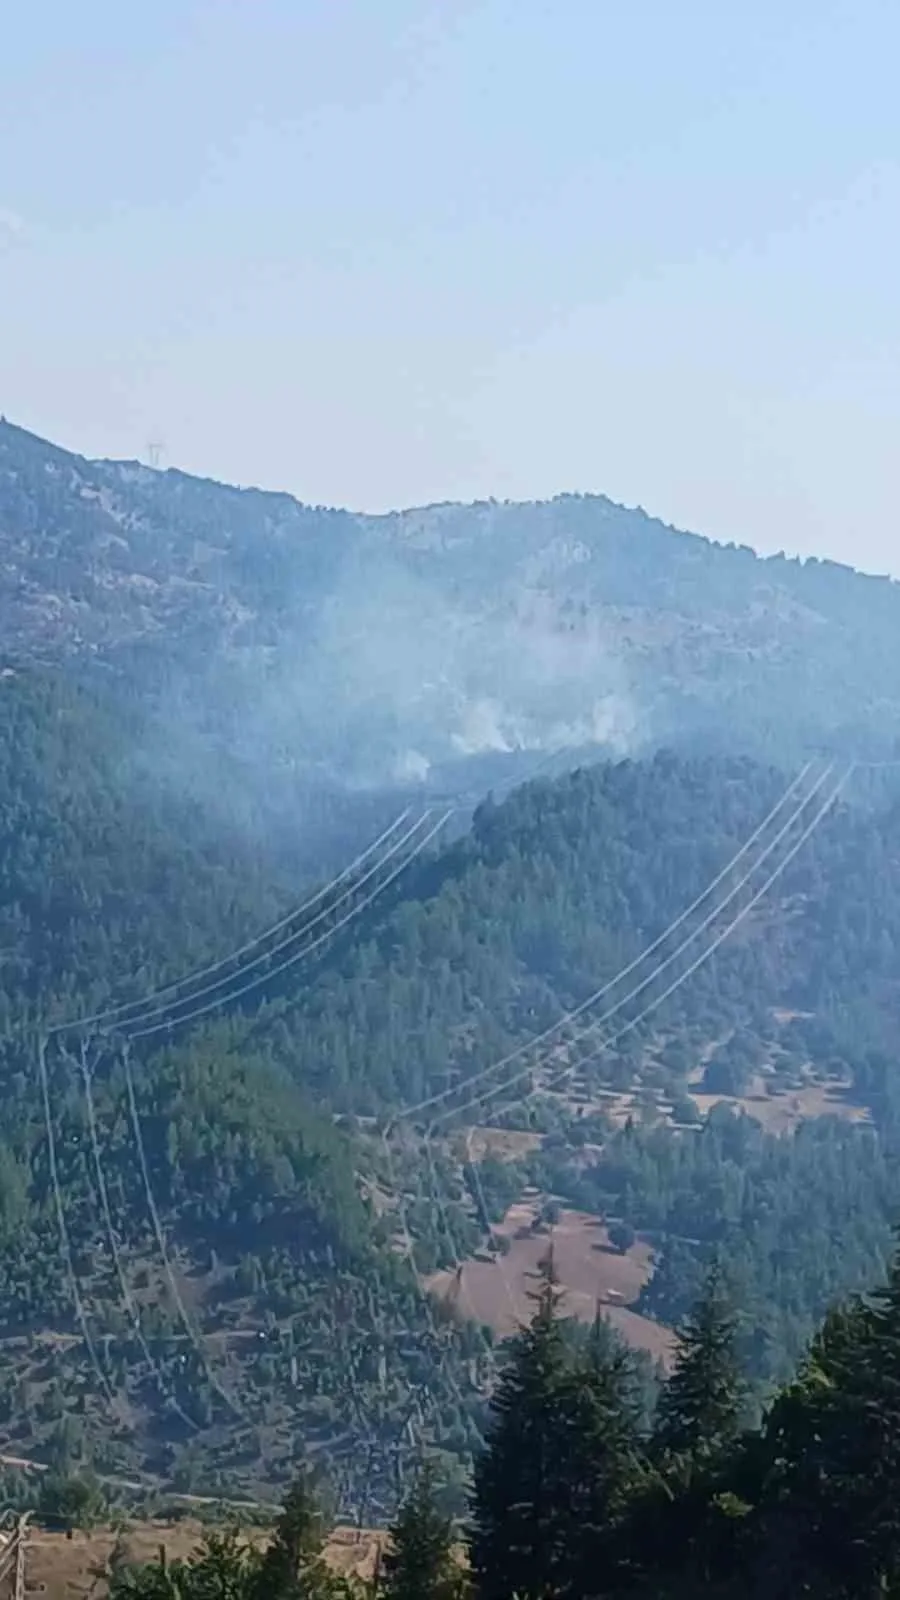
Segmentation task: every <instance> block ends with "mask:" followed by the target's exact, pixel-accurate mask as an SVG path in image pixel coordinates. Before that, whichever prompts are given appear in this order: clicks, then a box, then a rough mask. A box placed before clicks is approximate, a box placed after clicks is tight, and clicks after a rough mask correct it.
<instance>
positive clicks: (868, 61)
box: [0, 0, 900, 574]
mask: <svg viewBox="0 0 900 1600" xmlns="http://www.w3.org/2000/svg"><path fill="white" fill-rule="evenodd" d="M2 32H3V38H2V48H0V410H3V411H5V412H6V413H7V415H8V416H9V417H10V418H11V419H12V420H15V421H18V422H21V423H22V424H24V425H25V426H27V427H30V428H33V429H35V430H37V431H38V432H41V433H45V434H47V435H50V436H51V437H53V438H54V439H56V440H57V441H58V442H60V443H63V444H67V445H70V446H72V447H73V448H76V449H78V450H82V451H84V452H86V453H88V454H105V455H126V456H135V455H146V452H147V445H148V442H149V441H150V440H153V439H159V440H161V441H163V442H164V445H165V450H164V454H163V461H164V462H165V463H167V464H177V465H180V466H183V467H186V468H188V469H190V470H193V471H198V472H203V473H208V474H211V475H213V476H216V477H221V478H227V479H232V480H236V481H238V482H243V483H250V482H254V483H261V484H264V485H266V486H269V487H273V488H286V489H290V490H292V491H293V492H295V493H296V494H298V495H299V496H301V497H302V498H303V499H306V500H310V501H314V502H319V501H324V502H329V503H341V504H351V505H354V506H360V507H367V508H381V507H386V506H390V505H396V504H400V503H410V502H416V501H427V500H437V499H444V498H450V497H452V498H457V497H460V498H473V497H478V496H483V497H486V496H488V495H490V494H494V495H496V496H498V497H505V496H509V497H532V496H544V495H550V494H553V493H556V492H557V491H559V490H564V489H570V490H599V491H603V492H605V493H608V494H610V495H612V496H613V497H614V498H615V499H618V500H623V501H625V502H627V503H630V504H633V503H640V504H642V505H644V506H646V507H647V508H648V509H649V510H652V511H654V512H656V513H658V514H659V515H661V516H663V517H665V518H666V519H667V520H670V521H674V522H677V523H679V524H681V525H682V526H687V527H691V528H694V529H696V530H698V531H700V532H705V533H709V534H712V535H714V536H716V537H719V538H724V539H735V540H738V541H741V542H747V543H752V544H755V545H757V546H758V547H760V548H764V549H777V548H779V547H781V546H784V547H787V548H789V549H792V550H800V551H803V552H818V553H822V554H830V555H834V556H838V557H842V558H844V559H847V560H852V561H855V562H857V563H859V564H861V565H866V566H869V567H873V568H877V569H880V570H884V569H885V568H887V567H890V568H892V570H893V571H895V572H897V573H898V574H900V526H898V518H897V492H896V490H897V480H898V462H900V360H898V357H900V249H898V245H900V95H898V91H897V72H898V62H900V4H898V3H897V0H848V3H846V4H837V3H831V0H755V3H754V4H752V5H739V4H737V3H733V4H731V3H728V0H706V3H702V0H678V3H677V4H675V3H673V0H632V3H630V4H629V3H623V0H615V3H612V0H441V3H438V0H434V3H431V4H429V3H427V0H154V3H153V4H150V5H140V6H138V5H124V4H122V0H80V3H79V4H77V5H76V4H72V3H71V0H35V3H34V4H33V5H32V6H31V7H30V8H26V7H24V6H15V7H13V6H12V5H10V6H9V7H8V8H6V11H5V14H4V19H3V29H2Z"/></svg>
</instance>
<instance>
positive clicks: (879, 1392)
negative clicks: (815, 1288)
mask: <svg viewBox="0 0 900 1600" xmlns="http://www.w3.org/2000/svg"><path fill="white" fill-rule="evenodd" d="M766 1444H767V1447H768V1456H769V1459H770V1462H771V1463H772V1466H771V1470H770V1474H769V1478H768V1481H767V1483H766V1494H765V1500H764V1504H763V1508H762V1514H761V1522H762V1526H763V1530H764V1541H763V1554H762V1557H761V1564H762V1565H763V1566H764V1568H765V1570H766V1571H767V1572H768V1573H772V1572H773V1571H775V1570H776V1569H779V1570H780V1571H782V1572H783V1571H784V1570H785V1568H786V1562H785V1558H784V1546H785V1542H786V1540H787V1541H789V1544H790V1550H791V1557H792V1561H793V1564H794V1565H795V1567H796V1568H799V1569H800V1570H802V1571H803V1572H804V1574H805V1575H806V1577H807V1580H808V1579H809V1576H810V1575H812V1576H814V1578H815V1583H816V1589H815V1592H816V1593H817V1594H818V1593H821V1594H822V1595H842V1596H843V1595H853V1596H857V1595H859V1596H866V1595H882V1594H900V1255H898V1256H897V1257H895V1260H894V1263H893V1266H892V1268H891V1272H890V1275H889V1278H888V1282H887V1284H886V1285H885V1286H884V1288H883V1289H881V1290H879V1291H878V1292H877V1293H876V1294H874V1295H873V1296H872V1297H871V1299H870V1300H868V1301H859V1302H857V1303H855V1304H854V1305H852V1306H851V1307H849V1308H848V1309H845V1310H843V1311H838V1312H833V1313H832V1314H831V1315H830V1316H829V1317H828V1318H826V1321H825V1324H824V1326H823V1328H822V1331H821V1332H820V1334H819V1335H818V1336H817V1338H816V1339H815V1340H814V1341H813V1344H812V1347H811V1350H810V1354H809V1357H808V1359H807V1361H806V1363H805V1366H804V1368H803V1370H802V1372H801V1374H800V1376H799V1378H798V1380H797V1381H796V1382H795V1383H794V1384H792V1385H791V1386H790V1387H789V1388H788V1389H787V1390H786V1391H785V1392H784V1393H783V1394H782V1395H781V1396H780V1397H779V1399H778V1400H777V1402H776V1404H775V1405H774V1406H773V1408H772V1411H771V1413H770V1416H769V1418H768V1419H767V1426H766ZM788 1592H789V1591H788V1590H787V1589H786V1588H783V1589H779V1587H778V1583H777V1581H776V1582H775V1583H773V1584H771V1585H770V1593H772V1594H776V1595H777V1594H779V1593H784V1594H787V1593H788ZM801 1592H802V1591H801Z"/></svg>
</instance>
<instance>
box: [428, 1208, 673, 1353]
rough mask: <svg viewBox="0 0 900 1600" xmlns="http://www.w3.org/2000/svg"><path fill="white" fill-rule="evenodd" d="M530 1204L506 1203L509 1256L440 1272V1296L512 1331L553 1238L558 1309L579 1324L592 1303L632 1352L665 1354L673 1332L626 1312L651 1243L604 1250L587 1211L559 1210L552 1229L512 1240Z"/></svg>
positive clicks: (528, 1307) (645, 1271)
mask: <svg viewBox="0 0 900 1600" xmlns="http://www.w3.org/2000/svg"><path fill="white" fill-rule="evenodd" d="M537 1209H538V1208H536V1207H535V1205H534V1203H533V1202H528V1201H521V1202H520V1203H519V1204H517V1205H514V1206H511V1207H510V1209H509V1211H508V1212H507V1214H506V1216H505V1218H504V1220H503V1222H502V1223H501V1224H500V1225H499V1227H498V1228H497V1230H496V1231H497V1232H498V1233H503V1234H505V1235H506V1237H507V1238H508V1239H509V1240H510V1241H511V1242H510V1250H509V1254H508V1255H507V1256H504V1257H499V1258H498V1259H497V1260H496V1261H487V1260H484V1261H478V1260H472V1259H470V1260H468V1261H465V1262H463V1264H462V1267H461V1268H460V1271H459V1273H458V1274H456V1273H453V1272H439V1273H435V1274H434V1276H433V1277H432V1278H431V1279H430V1280H429V1282H428V1287H429V1289H431V1290H432V1292H434V1293H435V1294H439V1295H442V1296H444V1297H445V1298H447V1297H449V1296H452V1298H453V1299H454V1301H455V1302H456V1303H457V1304H458V1306H459V1309H460V1311H461V1312H462V1313H463V1314H464V1315H466V1316H470V1317H473V1318H474V1319H475V1320H476V1321H478V1322H482V1323H485V1324H486V1325H487V1326H488V1327H490V1328H493V1329H494V1330H495V1331H496V1332H497V1333H498V1334H500V1335H501V1336H506V1335H508V1334H510V1333H514V1332H515V1330H516V1328H518V1327H520V1326H521V1324H522V1323H523V1322H527V1321H528V1319H529V1317H530V1316H531V1314H532V1311H533V1309H534V1304H533V1301H532V1300H531V1299H530V1298H529V1295H530V1294H532V1293H533V1291H534V1288H535V1283H536V1280H537V1276H538V1266H539V1263H540V1261H541V1260H542V1258H543V1257H544V1256H545V1255H546V1253H547V1248H548V1245H549V1244H550V1241H551V1238H552V1241H553V1257H554V1261H555V1264H556V1270H557V1272H558V1274H559V1281H560V1284H561V1286H562V1288H563V1290H564V1298H563V1301H562V1306H563V1310H564V1311H566V1312H568V1314H569V1315H570V1316H577V1317H579V1318H581V1320H582V1321H584V1322H590V1321H592V1319H593V1317H594V1315H595V1313H596V1309H597V1305H598V1303H599V1304H601V1305H602V1306H603V1308H604V1313H605V1314H606V1315H607V1316H608V1317H609V1320H610V1322H611V1323H612V1324H613V1325H614V1326H615V1327H616V1328H618V1330H619V1332H620V1333H621V1334H622V1336H623V1337H624V1338H625V1339H627V1340H628V1343H629V1344H630V1345H632V1346H633V1347H634V1348H635V1349H639V1350H648V1351H649V1352H650V1354H651V1355H652V1356H653V1357H654V1358H658V1359H660V1360H663V1361H668V1360H669V1359H671V1355H672V1352H673V1350H674V1347H675V1336H674V1334H673V1333H672V1332H671V1331H670V1330H669V1329H668V1328H663V1327H662V1326H661V1325H660V1324H658V1323H655V1322H651V1321H650V1320H649V1319H648V1318H647V1317H642V1316H639V1315H638V1313H637V1312H635V1311H632V1310H630V1309H629V1308H630V1307H631V1305H633V1303H634V1301H636V1300H637V1298H638V1295H639V1294H640V1292H641V1289H642V1288H643V1286H644V1284H645V1283H646V1282H647V1279H648V1278H649V1277H650V1273H651V1271H652V1265H653V1257H652V1251H651V1250H650V1247H649V1245H646V1244H643V1243H640V1242H639V1243H637V1244H635V1245H634V1246H633V1247H632V1249H631V1250H629V1251H628V1253H627V1255H624V1256H622V1255H619V1254H618V1253H617V1252H615V1251H612V1250H610V1248H609V1240H608V1237H607V1233H606V1229H605V1228H604V1227H603V1225H602V1223H600V1222H598V1221H597V1219H596V1217H591V1216H588V1215H587V1214H586V1213H585V1212H581V1211H571V1210H564V1211H562V1213H561V1215H560V1220H559V1222H558V1223H557V1225H556V1226H555V1228H553V1230H552V1234H551V1232H550V1230H549V1229H548V1230H547V1231H546V1232H542V1233H535V1234H532V1233H529V1234H528V1235H527V1236H526V1237H524V1238H521V1239H520V1238H516V1234H517V1232H518V1231H519V1229H520V1228H529V1227H530V1225H531V1222H532V1219H533V1218H534V1216H535V1215H536V1213H537Z"/></svg>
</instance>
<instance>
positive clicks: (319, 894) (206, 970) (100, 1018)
mask: <svg viewBox="0 0 900 1600" xmlns="http://www.w3.org/2000/svg"><path fill="white" fill-rule="evenodd" d="M410 809H411V808H410V807H409V806H407V808H406V810H405V811H401V812H400V814H399V816H396V817H395V818H394V820H393V822H392V823H391V824H390V826H389V827H387V828H385V829H384V831H383V832H382V833H380V834H379V836H378V838H377V839H373V840H372V842H371V844H369V845H367V846H366V848H365V850H362V851H360V853H359V855H357V856H356V857H355V858H354V859H353V861H351V862H350V863H349V864H348V865H347V866H346V867H344V868H343V869H342V871H341V872H339V873H338V874H337V876H336V877H334V878H332V879H331V881H330V882H329V883H327V884H325V886H324V887H323V888H321V889H319V890H317V891H316V893H315V894H313V895H311V896H310V897H309V899H308V900H304V902H303V904H302V905H299V906H295V907H294V909H293V910H292V911H290V912H288V914H287V915H286V916H284V917H281V918H280V919H279V921H278V922H274V923H272V925H271V927H268V928H266V929H264V930H263V932H262V933H258V934H256V935H255V937H254V938H252V939H250V940H248V941H247V943H246V944H243V945H240V946H239V947H238V949H237V950H232V951H230V952H229V954H228V955H226V956H222V957H221V958H220V959H219V960H217V961H213V962H212V963H211V964H210V965H209V966H206V967H201V968H200V969H199V970H197V971H195V972H191V973H188V974H185V975H183V976H182V977H180V978H175V979H173V980H172V982H171V983H167V984H164V985H163V987H162V988H160V989H154V990H152V991H151V993H150V994H147V995H144V996H143V997H142V998H141V999H140V1000H127V1001H125V1002H124V1003H123V1004H122V1005H119V1006H112V1007H110V1008H109V1009H108V1010H106V1011H96V1012H94V1013H93V1014H92V1015H91V1016H87V1017H79V1018H72V1019H71V1020H69V1021H67V1022H61V1023H58V1024H57V1025H56V1026H55V1027H53V1028H50V1029H48V1032H49V1033H51V1034H57V1033H69V1032H74V1031H75V1030H76V1029H82V1028H87V1029H91V1028H103V1027H106V1026H107V1025H108V1024H115V1023H116V1022H117V1021H118V1020H120V1019H125V1018H127V1017H128V1015H129V1013H131V1012H134V1011H139V1012H141V1011H146V1010H148V1009H153V1008H154V1007H156V1006H157V1004H158V1002H159V1001H161V1000H163V999H165V997H166V996H167V995H172V994H174V993H175V992H176V991H177V990H178V989H182V988H185V987H186V986H188V985H192V984H196V983H200V982H202V981H203V980H204V979H205V978H211V977H212V976H213V975H214V973H217V972H221V971H223V969H224V968H225V967H230V966H232V965H233V964H234V963H235V962H238V961H240V960H241V958H242V957H243V956H245V955H251V954H252V953H253V952H254V951H255V950H257V949H258V948H259V947H260V946H261V945H262V944H265V943H267V942H268V940H269V939H273V938H275V937H277V935H278V934H280V933H282V932H283V931H284V929H285V928H288V927H290V925H291V923H292V922H296V921H297V920H298V918H300V917H302V916H304V915H305V914H306V912H307V911H310V910H312V908H313V906H316V905H319V904H320V902H321V901H322V900H324V899H325V898H326V896H327V895H329V894H331V893H332V891H333V890H334V889H336V888H337V887H338V885H339V884H341V883H343V882H344V881H345V880H346V879H347V878H349V877H352V875H353V874H354V872H356V871H358V869H359V868H360V867H361V866H363V865H364V863H365V862H366V861H367V860H368V859H369V857H370V856H371V855H374V853H375V852H376V851H377V850H379V849H380V848H381V846H382V845H383V844H384V843H385V842H386V841H387V840H388V839H389V838H390V837H391V835H392V834H394V833H396V831H397V829H398V828H400V827H402V825H403V823H404V822H405V821H406V819H407V817H408V816H409V814H410ZM303 931H305V930H303V929H296V930H295V933H300V932H303ZM268 954H269V956H271V955H272V954H274V952H273V951H269V953H268ZM266 959H268V957H267V958H266ZM232 976H235V974H232ZM223 981H225V980H223ZM213 987H214V988H215V987H218V986H217V985H213ZM196 998H197V997H196V995H189V996H185V998H184V1001H183V1002H182V1001H174V1000H173V1001H172V1005H173V1006H175V1005H179V1004H187V1003H188V1001H189V1000H194V999H196Z"/></svg>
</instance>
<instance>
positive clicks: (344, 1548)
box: [27, 1521, 384, 1600]
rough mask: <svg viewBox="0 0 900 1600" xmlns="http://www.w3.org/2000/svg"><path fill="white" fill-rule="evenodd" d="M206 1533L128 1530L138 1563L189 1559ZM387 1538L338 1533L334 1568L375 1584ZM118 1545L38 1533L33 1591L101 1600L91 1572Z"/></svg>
mask: <svg viewBox="0 0 900 1600" xmlns="http://www.w3.org/2000/svg"><path fill="white" fill-rule="evenodd" d="M203 1531H204V1530H203V1527H202V1525H201V1524H200V1523H198V1522H190V1521H185V1522H147V1523H141V1524H138V1525H136V1526H135V1527H134V1528H131V1529H129V1530H128V1532H127V1533H126V1535H125V1538H126V1543H127V1547H128V1553H129V1555H130V1556H131V1557H133V1559H134V1560H136V1561H152V1560H153V1559H154V1557H155V1556H156V1555H157V1554H158V1552H159V1547H160V1545H164V1546H165V1548H166V1552H167V1554H168V1555H169V1556H170V1557H171V1558H173V1559H174V1558H176V1557H178V1556H182V1557H183V1556H187V1555H189V1554H190V1552H191V1551H192V1550H194V1549H195V1548H196V1546H197V1545H198V1544H199V1543H200V1542H201V1540H202V1538H203ZM254 1537H257V1535H256V1534H254ZM258 1537H260V1538H262V1537H263V1535H262V1534H260V1535H258ZM383 1539H384V1535H383V1534H379V1533H374V1532H369V1531H365V1530H364V1531H363V1533H362V1535H361V1536H360V1537H359V1538H357V1535H356V1532H355V1530H353V1529H349V1528H336V1529H335V1531H334V1534H333V1535H332V1538H331V1539H330V1541H329V1544H328V1550H327V1556H328V1560H329V1563H330V1564H331V1566H333V1567H334V1569H335V1571H337V1572H341V1573H344V1574H345V1575H346V1576H347V1577H359V1578H367V1579H370V1578H371V1577H372V1575H373V1573H374V1570H375V1562H376V1557H377V1552H378V1549H379V1546H380V1544H381V1543H382V1542H383ZM114 1544H115V1534H114V1533H113V1532H112V1531H111V1530H110V1529H109V1528H99V1529H97V1530H96V1532H94V1533H91V1534H82V1533H76V1534H73V1536H72V1539H71V1540H69V1539H67V1538H66V1537H65V1534H61V1533H44V1532H43V1531H41V1530H35V1532H34V1533H33V1534H32V1536H31V1539H30V1541H29V1545H28V1558H27V1582H28V1585H29V1588H31V1587H32V1586H33V1585H34V1586H40V1585H42V1584H43V1585H45V1586H46V1589H45V1592H46V1594H47V1596H48V1600H75V1597H76V1596H88V1595H91V1596H94V1597H95V1600H101V1596H103V1595H104V1594H105V1593H106V1586H105V1584H104V1582H103V1580H102V1578H100V1577H98V1576H96V1572H95V1571H94V1570H92V1569H96V1568H97V1567H102V1566H103V1564H104V1563H105V1561H106V1560H107V1559H108V1558H109V1555H110V1552H111V1551H112V1549H113V1546H114Z"/></svg>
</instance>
